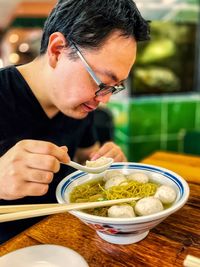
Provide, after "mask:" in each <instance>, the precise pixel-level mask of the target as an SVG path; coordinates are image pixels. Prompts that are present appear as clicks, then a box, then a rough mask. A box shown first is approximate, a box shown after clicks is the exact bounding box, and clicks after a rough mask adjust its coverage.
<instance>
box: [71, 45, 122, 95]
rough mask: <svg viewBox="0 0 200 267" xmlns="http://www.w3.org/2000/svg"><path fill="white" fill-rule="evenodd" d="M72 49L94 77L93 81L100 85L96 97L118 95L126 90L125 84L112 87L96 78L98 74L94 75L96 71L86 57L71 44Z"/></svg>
mask: <svg viewBox="0 0 200 267" xmlns="http://www.w3.org/2000/svg"><path fill="white" fill-rule="evenodd" d="M71 47H72V48H74V49H75V51H76V54H77V55H78V56H79V58H80V59H81V61H82V63H83V65H84V67H85V69H86V70H87V72H88V73H89V74H90V76H91V77H92V79H93V80H94V81H95V83H96V84H97V85H98V87H99V89H98V90H97V91H96V92H95V95H96V96H104V95H107V94H110V93H112V94H117V93H119V92H120V91H122V90H124V89H125V86H124V85H123V84H121V85H115V86H110V85H107V84H105V83H102V82H101V81H100V80H99V79H98V78H97V76H96V74H95V73H94V71H93V70H92V68H91V67H90V66H89V64H88V63H87V61H86V59H85V58H84V56H83V55H82V53H81V52H80V50H79V48H78V47H77V46H76V44H75V43H71Z"/></svg>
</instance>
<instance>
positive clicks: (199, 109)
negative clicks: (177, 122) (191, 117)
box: [195, 100, 200, 130]
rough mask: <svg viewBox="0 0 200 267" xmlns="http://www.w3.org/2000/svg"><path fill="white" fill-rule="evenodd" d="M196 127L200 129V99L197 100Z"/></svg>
mask: <svg viewBox="0 0 200 267" xmlns="http://www.w3.org/2000/svg"><path fill="white" fill-rule="evenodd" d="M195 121H196V123H195V129H196V130H200V100H199V101H198V102H196V114H195Z"/></svg>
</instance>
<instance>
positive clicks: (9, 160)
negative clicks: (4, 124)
mask: <svg viewBox="0 0 200 267" xmlns="http://www.w3.org/2000/svg"><path fill="white" fill-rule="evenodd" d="M69 160H70V158H69V156H68V154H67V148H66V147H58V146H56V145H54V144H53V143H50V142H44V141H35V140H23V141H20V142H18V143H17V144H16V145H15V146H14V147H12V148H11V149H10V150H9V151H8V152H7V153H5V154H4V155H3V156H2V157H1V158H0V199H6V200H12V199H18V198H23V197H25V196H41V195H44V194H46V193H47V191H48V188H49V184H50V183H51V181H52V180H53V176H54V173H56V172H58V171H59V169H60V162H65V163H67V162H69Z"/></svg>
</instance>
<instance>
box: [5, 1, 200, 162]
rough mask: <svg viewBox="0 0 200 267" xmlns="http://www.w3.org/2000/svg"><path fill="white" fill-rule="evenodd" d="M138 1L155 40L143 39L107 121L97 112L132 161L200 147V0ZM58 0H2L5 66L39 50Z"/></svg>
mask: <svg viewBox="0 0 200 267" xmlns="http://www.w3.org/2000/svg"><path fill="white" fill-rule="evenodd" d="M135 2H136V3H137V6H138V8H139V10H140V11H141V13H142V15H143V17H144V18H145V19H148V20H151V32H152V34H151V41H150V42H144V43H140V44H139V45H138V55H137V60H136V64H135V65H134V67H133V69H132V71H131V73H130V76H129V79H128V81H127V90H126V91H124V92H121V93H119V94H118V95H116V96H114V97H113V98H112V100H111V102H110V103H109V104H108V105H107V107H106V108H108V113H109V118H108V125H107V126H106V127H105V128H103V129H101V127H102V124H101V120H102V117H101V116H100V115H99V114H98V115H97V116H96V120H97V127H99V129H100V130H102V131H107V133H105V132H104V135H106V136H108V138H112V139H114V140H115V141H116V142H117V143H118V144H119V145H120V146H121V147H122V148H123V150H124V152H125V153H126V155H127V156H128V159H129V160H130V161H139V160H141V159H142V158H144V157H145V156H147V155H149V154H150V153H152V152H154V151H155V150H169V151H177V152H185V153H190V154H200V145H199V144H198V143H200V141H199V140H200V1H199V0H135ZM55 3H56V1H55V0H40V1H39V0H27V1H26V0H25V1H24V0H9V1H8V0H0V18H1V20H0V67H4V66H8V65H11V64H24V63H27V62H29V61H31V60H32V59H34V58H35V57H36V56H37V55H38V53H39V48H40V39H41V34H42V27H43V25H44V21H45V19H46V17H47V15H48V14H49V12H50V10H51V9H52V7H53V6H54V4H55ZM110 114H112V119H110ZM109 123H110V124H111V125H109ZM104 126H105V125H104ZM109 131H110V132H109ZM111 131H112V132H111Z"/></svg>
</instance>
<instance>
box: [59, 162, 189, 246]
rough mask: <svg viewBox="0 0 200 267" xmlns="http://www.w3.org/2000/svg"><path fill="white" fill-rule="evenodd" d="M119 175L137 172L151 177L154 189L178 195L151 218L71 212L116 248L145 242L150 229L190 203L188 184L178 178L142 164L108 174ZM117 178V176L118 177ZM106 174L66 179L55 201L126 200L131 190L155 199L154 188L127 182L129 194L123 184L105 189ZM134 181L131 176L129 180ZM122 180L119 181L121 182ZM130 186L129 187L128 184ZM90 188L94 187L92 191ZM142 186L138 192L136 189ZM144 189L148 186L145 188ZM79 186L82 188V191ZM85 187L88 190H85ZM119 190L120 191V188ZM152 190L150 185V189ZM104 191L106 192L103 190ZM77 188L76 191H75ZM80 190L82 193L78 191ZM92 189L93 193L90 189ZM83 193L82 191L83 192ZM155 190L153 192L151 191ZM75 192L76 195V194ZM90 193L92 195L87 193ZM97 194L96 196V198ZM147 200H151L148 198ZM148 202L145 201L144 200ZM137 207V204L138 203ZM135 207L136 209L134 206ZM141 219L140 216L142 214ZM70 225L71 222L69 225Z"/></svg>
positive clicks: (124, 166)
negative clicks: (162, 188)
mask: <svg viewBox="0 0 200 267" xmlns="http://www.w3.org/2000/svg"><path fill="white" fill-rule="evenodd" d="M111 170H112V171H120V172H121V173H122V174H123V175H124V176H129V175H130V174H132V173H134V172H142V173H145V174H146V175H148V176H149V181H148V183H150V184H154V185H153V187H155V186H160V185H165V186H170V187H172V188H173V189H174V190H175V192H176V198H175V200H174V202H173V203H172V205H171V206H169V207H167V208H165V209H164V210H162V211H159V212H156V213H154V214H150V215H144V216H136V217H132V218H130V217H129V218H125V217H123V218H112V217H106V216H107V211H106V212H105V214H106V216H105V215H103V216H99V215H94V214H88V213H86V212H82V211H70V213H71V214H73V215H74V216H76V217H77V218H79V219H80V220H81V221H83V222H84V223H85V224H87V225H88V226H90V227H91V228H93V229H95V230H96V231H97V234H98V235H99V236H100V237H101V238H103V239H104V240H106V241H108V242H110V243H114V244H131V243H135V242H138V241H140V240H142V239H144V238H145V237H146V236H147V235H148V232H149V230H150V229H151V228H153V227H155V226H156V225H157V224H159V223H160V222H161V221H163V220H164V219H165V218H166V217H167V216H169V215H171V214H172V213H174V212H175V211H177V210H178V209H180V208H181V207H182V206H183V205H184V204H185V202H186V201H187V199H188V196H189V187H188V184H187V183H186V181H185V180H184V179H183V178H181V177H180V176H179V175H178V174H176V173H174V172H172V171H170V170H167V169H164V168H159V167H157V166H152V165H147V164H140V163H129V162H127V163H113V164H112V165H111V166H110V168H109V171H111ZM115 175H116V174H115ZM103 176H104V174H102V173H101V174H87V173H84V172H82V171H76V172H74V173H72V174H70V175H68V176H67V177H66V178H64V179H63V180H62V181H61V182H60V184H59V185H58V187H57V190H56V197H57V200H58V202H59V203H70V202H71V201H72V199H73V201H78V202H79V201H81V202H82V201H85V199H86V200H89V201H96V197H97V199H98V198H99V200H103V199H104V198H106V199H113V198H124V197H127V196H128V195H127V191H128V189H130V191H131V192H134V193H135V194H138V193H139V194H144V195H146V194H150V196H149V198H153V197H154V196H152V194H153V195H154V190H155V188H154V189H153V187H152V188H151V187H150V189H149V188H146V186H145V190H143V189H144V187H143V186H142V183H139V184H137V183H136V182H135V181H134V182H133V181H131V179H130V181H128V182H127V181H124V185H123V186H124V187H123V188H126V190H122V188H121V186H122V184H118V185H117V186H113V187H112V186H111V187H109V188H107V189H105V183H106V182H108V181H109V179H111V178H112V177H106V179H102V177H103ZM129 177H131V176H129ZM119 180H120V179H119ZM125 182H127V184H126V183H125ZM90 184H91V185H92V187H90ZM136 184H137V185H139V189H138V188H137V190H136V187H135V185H136ZM144 185H145V184H144ZM79 186H80V187H79ZM85 186H86V188H87V189H86V188H85ZM118 186H120V187H118ZM147 186H149V185H147ZM101 187H102V188H103V189H101ZM75 188H77V189H75ZM78 188H79V189H78ZM80 188H81V192H82V191H83V192H85V193H84V194H83V195H79V196H78V197H76V195H78V194H77V192H78V191H77V192H76V195H74V196H75V198H74V196H73V193H72V192H73V190H80ZM91 188H92V189H91ZM82 189H83V190H82ZM151 190H153V191H151ZM74 192H75V191H74ZM88 192H90V193H91V195H90V193H88ZM93 193H94V194H93ZM147 198H148V197H147ZM143 199H145V198H143ZM137 203H138V202H137ZM133 206H134V205H133ZM139 215H140V214H139ZM66 223H68V222H66Z"/></svg>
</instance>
